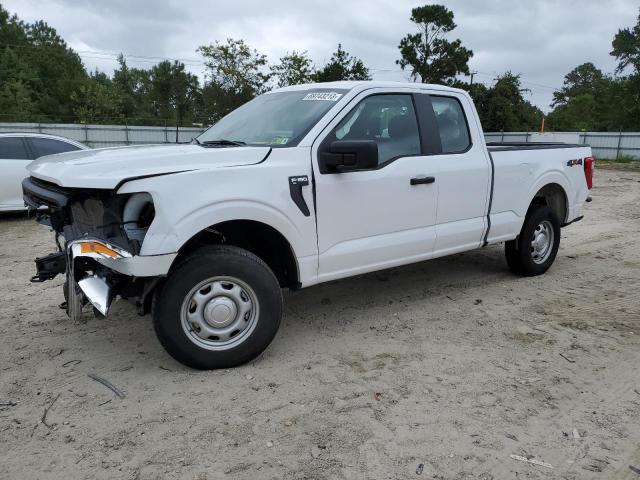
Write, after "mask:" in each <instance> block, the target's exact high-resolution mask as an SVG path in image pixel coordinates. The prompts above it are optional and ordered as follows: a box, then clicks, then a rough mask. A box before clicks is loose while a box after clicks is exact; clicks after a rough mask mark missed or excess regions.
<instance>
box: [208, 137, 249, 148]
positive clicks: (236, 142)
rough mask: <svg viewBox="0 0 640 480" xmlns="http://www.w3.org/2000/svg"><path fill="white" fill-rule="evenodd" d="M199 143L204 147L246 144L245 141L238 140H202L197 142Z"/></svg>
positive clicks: (240, 145)
mask: <svg viewBox="0 0 640 480" xmlns="http://www.w3.org/2000/svg"><path fill="white" fill-rule="evenodd" d="M198 143H199V144H200V145H204V146H205V147H207V146H208V147H242V146H244V145H246V144H247V142H241V141H240V140H226V139H220V140H205V141H204V142H200V141H199V142H198Z"/></svg>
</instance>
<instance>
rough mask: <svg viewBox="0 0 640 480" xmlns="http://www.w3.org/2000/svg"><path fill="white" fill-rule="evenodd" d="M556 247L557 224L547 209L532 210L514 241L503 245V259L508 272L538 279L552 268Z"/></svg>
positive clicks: (558, 232)
mask: <svg viewBox="0 0 640 480" xmlns="http://www.w3.org/2000/svg"><path fill="white" fill-rule="evenodd" d="M559 246H560V220H559V219H558V216H557V215H556V214H555V213H554V212H553V210H551V209H550V208H549V207H547V206H544V205H538V206H535V207H532V208H531V209H530V210H529V213H528V214H527V217H526V219H525V221H524V225H523V226H522V230H521V231H520V235H519V236H518V238H516V239H515V240H511V241H509V242H506V243H505V256H506V258H507V263H508V264H509V268H510V269H511V271H512V272H514V273H517V274H518V275H523V276H533V275H541V274H543V273H544V272H546V271H547V270H548V269H549V267H550V266H551V265H552V264H553V261H554V260H555V258H556V254H557V253H558V247H559Z"/></svg>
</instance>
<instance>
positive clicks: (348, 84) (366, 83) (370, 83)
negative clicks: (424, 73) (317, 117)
mask: <svg viewBox="0 0 640 480" xmlns="http://www.w3.org/2000/svg"><path fill="white" fill-rule="evenodd" d="M403 87H414V88H420V89H424V90H442V91H447V92H463V93H466V92H465V91H464V90H461V89H459V88H453V87H448V86H446V85H437V84H434V83H417V82H388V81H380V80H345V81H340V82H324V83H305V84H302V85H291V86H288V87H282V88H277V89H274V90H272V92H288V91H295V90H311V89H316V88H322V89H331V88H335V89H340V90H354V89H362V90H364V89H366V88H403Z"/></svg>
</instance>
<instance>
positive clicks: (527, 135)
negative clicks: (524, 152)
mask: <svg viewBox="0 0 640 480" xmlns="http://www.w3.org/2000/svg"><path fill="white" fill-rule="evenodd" d="M524 143H529V132H527V134H526V135H525V137H524Z"/></svg>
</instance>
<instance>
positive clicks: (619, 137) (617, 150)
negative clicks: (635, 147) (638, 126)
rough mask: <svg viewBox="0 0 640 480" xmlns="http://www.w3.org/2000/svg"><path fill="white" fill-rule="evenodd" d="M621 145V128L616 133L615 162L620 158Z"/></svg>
mask: <svg viewBox="0 0 640 480" xmlns="http://www.w3.org/2000/svg"><path fill="white" fill-rule="evenodd" d="M621 143H622V128H621V129H620V132H619V133H618V146H617V147H616V160H618V158H619V157H620V144H621Z"/></svg>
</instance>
